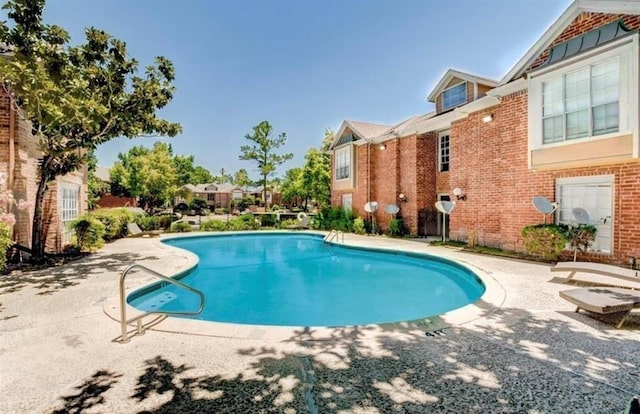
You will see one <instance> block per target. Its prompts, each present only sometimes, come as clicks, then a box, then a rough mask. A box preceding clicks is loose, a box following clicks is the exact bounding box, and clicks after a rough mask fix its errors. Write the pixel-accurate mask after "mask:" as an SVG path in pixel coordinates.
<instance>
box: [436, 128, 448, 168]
mask: <svg viewBox="0 0 640 414" xmlns="http://www.w3.org/2000/svg"><path fill="white" fill-rule="evenodd" d="M445 136H446V137H448V139H447V144H448V148H447V169H446V170H443V169H442V164H443V163H442V158H443V154H442V138H443V137H445ZM437 155H438V172H448V171H451V131H450V130H446V131H440V132H438V154H437Z"/></svg>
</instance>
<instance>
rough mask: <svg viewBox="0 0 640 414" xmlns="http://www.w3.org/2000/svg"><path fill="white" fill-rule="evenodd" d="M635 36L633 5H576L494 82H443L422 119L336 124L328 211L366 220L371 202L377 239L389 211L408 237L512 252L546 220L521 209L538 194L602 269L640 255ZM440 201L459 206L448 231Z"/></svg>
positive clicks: (459, 75) (466, 78) (458, 77)
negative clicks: (583, 240) (584, 235)
mask: <svg viewBox="0 0 640 414" xmlns="http://www.w3.org/2000/svg"><path fill="white" fill-rule="evenodd" d="M639 28H640V2H638V1H632V2H618V1H607V0H603V1H584V0H576V1H575V2H574V3H572V4H571V6H569V8H568V9H567V10H566V11H565V12H564V13H563V14H562V15H561V16H560V17H559V18H558V19H557V20H556V21H555V22H554V23H553V25H551V26H550V27H549V29H548V30H547V31H546V32H545V33H544V34H543V36H542V37H541V38H540V39H539V40H538V41H537V42H536V43H535V44H534V45H533V46H532V47H531V48H530V49H529V50H528V51H527V52H526V54H525V55H524V56H523V58H522V59H521V60H520V61H519V62H518V63H517V64H516V65H515V66H514V67H513V68H512V69H511V70H510V71H509V72H508V73H507V74H506V75H505V76H504V77H503V78H502V79H501V80H499V81H493V80H489V79H484V78H481V77H478V76H475V75H471V74H467V73H463V72H459V71H455V70H449V71H448V72H447V73H446V74H445V75H444V76H443V78H442V79H441V80H440V82H438V84H437V85H436V86H435V87H434V89H433V91H432V92H431V93H430V94H429V97H428V99H429V101H430V102H433V103H434V104H435V111H434V112H432V113H429V114H425V115H423V116H418V117H414V118H411V119H408V120H406V121H404V122H402V123H400V124H398V125H395V126H379V125H375V124H367V123H362V122H353V121H345V122H343V124H342V126H341V128H340V129H339V131H338V133H337V134H336V137H335V141H334V143H333V146H332V148H333V181H332V204H333V205H342V206H344V207H347V208H353V209H354V211H356V212H357V213H358V214H359V215H362V216H367V213H366V212H365V211H364V204H365V203H366V202H367V201H377V202H378V203H379V204H380V206H381V208H380V209H378V211H376V213H375V218H376V220H377V222H378V223H380V224H381V225H382V227H383V228H384V227H385V226H388V222H389V220H390V218H391V215H390V214H387V213H385V211H384V209H383V208H382V207H384V206H385V205H387V204H396V205H398V206H399V207H400V209H401V210H400V215H401V216H402V217H403V218H404V220H405V223H406V224H407V226H408V227H409V229H410V231H411V232H412V233H413V234H417V235H425V234H441V233H442V231H443V229H444V226H445V225H446V226H448V227H449V229H448V230H446V231H447V234H450V235H451V237H452V238H453V239H459V240H468V239H469V238H474V239H477V242H478V243H480V244H484V245H489V246H497V247H501V248H504V249H510V250H521V249H522V240H521V236H520V233H521V230H522V228H523V227H524V226H527V225H531V224H537V223H541V222H542V221H543V215H542V214H541V213H539V212H538V211H537V210H536V209H535V208H534V206H533V205H532V199H533V197H534V196H544V197H546V198H547V199H549V200H550V201H556V202H558V203H559V207H558V209H557V210H556V212H555V213H554V214H553V219H554V220H555V221H556V222H561V223H571V222H575V218H574V216H573V214H572V210H573V208H577V207H580V208H583V209H585V210H586V211H587V212H588V213H589V216H590V219H591V223H592V224H594V225H595V226H596V227H597V229H598V231H597V239H596V241H595V243H594V244H593V246H592V250H593V252H594V254H596V255H597V256H598V258H599V259H600V260H603V261H611V262H628V261H629V256H639V255H640V197H639V196H640V137H639V128H640V126H639V122H638V119H639V115H638V114H639V108H638V103H639V99H640V98H639V91H640V84H639V68H638V66H639V65H638V63H639V62H640V55H639V50H640V46H639V40H640V37H639V34H638V29H639ZM372 125H374V127H371V126H372ZM378 127H379V128H378ZM376 128H378V129H376ZM372 130H373V132H372ZM454 189H455V190H456V191H455V192H454ZM401 195H402V197H401ZM437 200H452V201H454V202H456V207H455V210H454V211H453V213H452V214H451V216H450V222H449V223H445V222H443V218H442V216H441V215H439V214H438V213H437V212H436V210H435V208H434V203H435V202H436V201H437Z"/></svg>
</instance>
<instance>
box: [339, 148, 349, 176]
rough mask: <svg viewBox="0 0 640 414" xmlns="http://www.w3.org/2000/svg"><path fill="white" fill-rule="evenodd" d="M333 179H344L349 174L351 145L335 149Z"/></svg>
mask: <svg viewBox="0 0 640 414" xmlns="http://www.w3.org/2000/svg"><path fill="white" fill-rule="evenodd" d="M335 169H336V173H335V177H336V178H335V179H336V180H346V179H348V178H349V177H350V176H351V147H350V146H347V147H344V148H340V149H337V150H336V152H335Z"/></svg>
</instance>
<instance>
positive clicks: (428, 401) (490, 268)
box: [0, 234, 640, 413]
mask: <svg viewBox="0 0 640 414" xmlns="http://www.w3.org/2000/svg"><path fill="white" fill-rule="evenodd" d="M345 243H347V244H358V245H365V246H373V247H379V248H385V249H404V250H408V251H415V252H424V253H429V254H435V255H440V256H445V257H448V258H452V259H455V260H458V261H460V262H461V263H463V264H465V265H466V266H469V267H471V268H472V269H473V270H475V271H477V272H478V273H479V274H480V275H481V277H482V278H483V280H485V281H488V284H490V285H489V286H488V292H489V293H490V296H488V297H486V298H485V297H483V298H482V299H481V300H480V301H479V302H478V303H477V304H476V305H475V306H468V307H465V308H466V309H462V310H460V311H455V312H451V313H450V314H446V315H444V316H442V317H438V318H431V319H430V320H429V323H422V324H399V325H391V324H390V325H381V326H363V327H351V328H333V329H330V328H322V329H316V328H291V329H285V328H273V329H271V328H265V327H246V326H243V327H238V326H232V327H229V326H227V327H223V328H224V329H229V331H227V332H226V333H225V332H220V331H218V332H204V331H200V332H192V334H183V333H167V332H161V331H155V330H150V331H147V332H146V333H145V334H144V335H141V336H134V337H132V338H131V341H130V342H129V343H127V344H120V343H118V342H116V341H117V339H118V336H119V333H120V325H119V323H117V322H116V321H114V320H113V319H111V318H110V317H108V316H107V315H106V314H105V311H107V312H108V311H109V307H110V306H111V303H112V301H113V300H114V298H115V297H117V293H118V278H119V275H120V272H121V271H122V270H123V269H124V267H125V266H126V265H128V264H130V263H132V262H137V263H140V264H143V265H145V266H148V267H150V268H152V269H154V270H157V271H159V272H161V273H163V274H173V273H176V272H178V271H180V270H181V269H184V268H185V267H187V266H189V265H190V264H191V263H193V257H190V255H189V254H188V253H184V252H181V251H176V250H175V249H173V248H171V247H169V246H166V245H163V244H162V243H160V242H159V240H158V239H142V238H138V239H123V240H118V241H116V242H114V243H110V244H108V245H106V246H105V247H104V248H103V249H102V250H101V251H100V252H99V253H97V254H94V255H91V256H89V257H87V258H84V259H81V260H79V261H76V262H73V263H69V264H67V265H64V266H61V267H58V268H51V269H45V270H41V271H34V272H27V273H23V274H13V275H8V276H0V392H1V393H2V394H1V395H2V398H1V399H0V412H3V413H5V412H6V413H67V412H76V413H80V412H82V413H112V412H113V413H134V412H163V413H179V412H189V413H191V412H196V413H197V412H203V413H204V412H216V413H217V412H228V413H246V412H275V413H333V412H335V413H393V412H416V413H418V412H443V413H461V412H465V413H466V412H469V413H476V412H477V413H485V412H491V413H495V412H504V413H564V412H572V413H612V412H620V411H621V410H622V409H623V408H624V406H625V404H626V402H627V401H628V400H629V399H630V398H631V397H632V396H633V395H634V394H638V393H640V352H639V349H640V329H639V328H640V318H638V317H637V316H635V317H634V318H632V319H631V320H630V321H629V322H628V323H627V325H625V327H624V328H623V329H620V330H617V329H615V328H614V327H613V326H612V325H610V324H605V323H602V322H599V321H597V320H595V319H592V318H590V317H588V316H587V315H585V314H582V313H580V314H576V313H575V312H573V309H574V308H573V306H572V305H571V304H569V303H568V302H565V301H564V300H562V299H560V297H559V296H558V292H559V291H560V290H563V289H567V286H566V285H563V284H560V283H555V282H554V280H555V279H557V275H553V276H556V277H555V278H554V277H553V276H552V274H551V273H550V271H549V266H548V265H546V264H541V263H532V262H524V261H518V260H511V259H503V258H498V257H493V256H484V255H476V254H471V253H466V252H462V251H459V250H456V249H451V248H444V247H434V246H430V245H428V244H426V243H421V242H418V241H409V240H396V239H388V238H384V237H365V236H355V235H349V234H348V235H346V236H345ZM151 280H152V279H151V278H150V276H148V275H145V274H143V273H133V274H131V276H130V278H128V280H127V291H130V290H131V289H132V288H134V287H138V286H141V285H144V284H146V283H148V282H150V281H151ZM182 322H184V321H182ZM175 323H176V322H175V321H172V320H171V318H170V319H167V320H164V321H162V322H160V323H159V324H158V325H157V328H160V329H169V327H171V324H175ZM205 325H206V324H205ZM163 327H164V328H163ZM206 329H208V328H206ZM426 332H428V335H427V334H426ZM193 333H195V334H193Z"/></svg>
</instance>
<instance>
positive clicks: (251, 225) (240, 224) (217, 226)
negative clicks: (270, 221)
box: [200, 214, 260, 231]
mask: <svg viewBox="0 0 640 414" xmlns="http://www.w3.org/2000/svg"><path fill="white" fill-rule="evenodd" d="M247 216H248V217H250V219H248V220H247V219H246V217H247ZM259 228H260V225H259V224H258V223H256V222H255V220H254V219H253V216H252V215H251V214H245V215H242V216H240V217H238V218H235V219H232V220H229V221H222V220H209V221H206V222H204V223H202V224H201V225H200V230H202V231H246V230H258V229H259Z"/></svg>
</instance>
